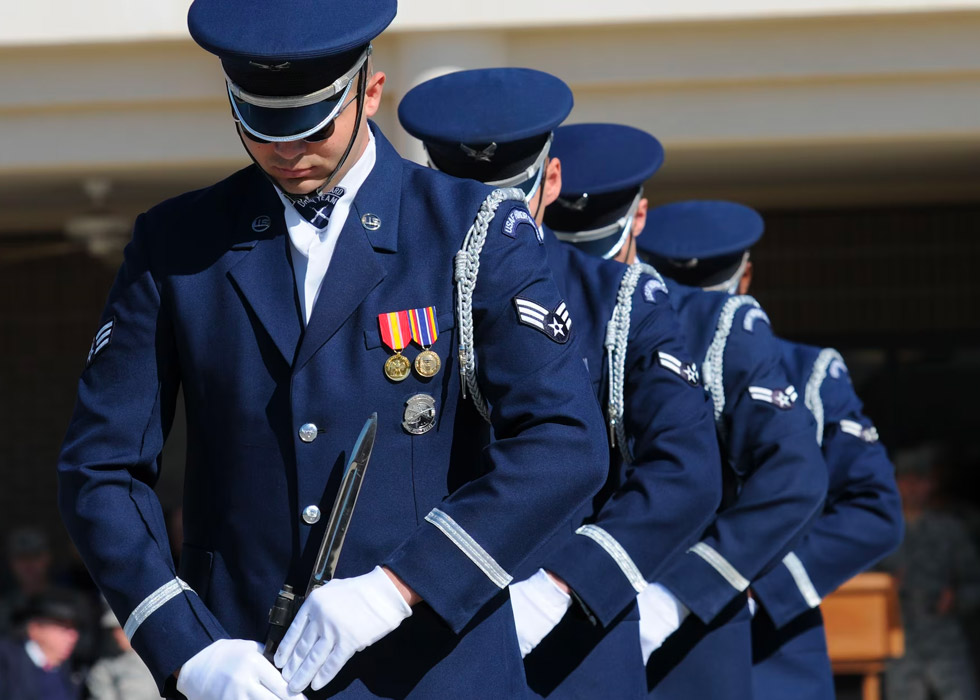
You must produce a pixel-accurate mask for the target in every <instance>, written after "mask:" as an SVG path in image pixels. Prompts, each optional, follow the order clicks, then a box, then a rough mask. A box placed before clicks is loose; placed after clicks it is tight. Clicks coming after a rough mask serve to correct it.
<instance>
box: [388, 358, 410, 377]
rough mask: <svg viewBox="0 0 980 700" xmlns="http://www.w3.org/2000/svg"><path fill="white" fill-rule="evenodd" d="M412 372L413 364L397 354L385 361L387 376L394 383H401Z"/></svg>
mask: <svg viewBox="0 0 980 700" xmlns="http://www.w3.org/2000/svg"><path fill="white" fill-rule="evenodd" d="M411 372H412V363H411V362H409V361H408V358H407V357H405V356H404V355H402V354H401V353H397V354H395V355H392V356H391V357H389V358H388V359H387V360H385V376H386V377H388V379H390V380H391V381H393V382H400V381H402V380H403V379H405V378H406V377H407V376H408V375H409V374H411Z"/></svg>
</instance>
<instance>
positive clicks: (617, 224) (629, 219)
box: [554, 188, 643, 260]
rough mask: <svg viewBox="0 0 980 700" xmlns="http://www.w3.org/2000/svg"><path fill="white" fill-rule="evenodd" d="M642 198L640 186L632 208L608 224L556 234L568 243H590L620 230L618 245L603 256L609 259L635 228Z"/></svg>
mask: <svg viewBox="0 0 980 700" xmlns="http://www.w3.org/2000/svg"><path fill="white" fill-rule="evenodd" d="M641 199H643V188H640V191H639V192H637V193H636V197H635V198H634V199H633V203H632V204H630V208H629V209H628V210H627V211H626V213H625V214H623V216H621V217H620V218H619V219H617V220H616V221H614V222H613V223H611V224H609V225H608V226H603V227H602V228H596V229H592V230H591V231H575V232H568V231H554V234H555V236H556V237H557V238H558V240H560V241H564V242H566V243H588V242H589V241H597V240H600V239H603V238H608V237H609V236H611V235H612V234H614V233H616V232H617V231H618V232H619V238H617V239H616V245H614V246H613V247H612V248H610V249H609V250H608V251H607V252H606V253H604V254H603V256H602V258H603V260H609V259H610V258H613V257H615V256H616V253H618V252H619V251H620V250H622V248H623V246H624V245H625V244H626V241H627V240H628V239H629V238H630V233H632V229H633V220H634V219H635V218H636V212H637V210H638V209H639V208H640V200H641Z"/></svg>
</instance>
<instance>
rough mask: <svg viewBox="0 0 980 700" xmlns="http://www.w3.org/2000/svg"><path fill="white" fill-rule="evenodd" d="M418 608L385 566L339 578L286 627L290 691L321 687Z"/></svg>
mask: <svg viewBox="0 0 980 700" xmlns="http://www.w3.org/2000/svg"><path fill="white" fill-rule="evenodd" d="M411 614H412V608H411V607H410V606H409V605H408V603H406V602H405V598H403V597H402V594H401V593H400V592H399V591H398V589H397V588H396V587H395V584H394V583H393V582H392V580H391V579H390V578H388V574H386V573H385V572H384V571H383V570H382V569H381V567H380V566H376V567H374V570H373V571H371V572H370V573H367V574H364V575H363V576H355V577H354V578H339V579H334V580H333V581H330V582H328V583H327V584H326V585H325V586H322V587H321V588H318V589H317V590H315V591H313V593H312V594H310V597H309V598H307V599H306V601H305V602H304V603H303V605H302V607H300V609H299V612H298V613H297V614H296V619H294V620H293V622H292V624H291V625H290V626H289V629H288V630H286V634H285V636H284V637H283V638H282V642H281V643H280V644H279V650H278V651H276V656H275V662H276V666H278V667H279V668H281V669H282V677H283V678H285V679H286V682H287V683H288V684H289V692H291V693H299V692H301V691H302V690H303V689H304V688H306V686H308V685H311V684H312V687H313V690H319V689H320V688H322V687H323V686H325V685H326V684H327V683H329V682H330V681H331V680H333V677H334V676H336V675H337V673H338V672H339V671H340V669H341V668H343V666H344V664H346V663H347V661H348V660H349V659H350V657H352V656H353V655H354V654H355V653H357V652H359V651H360V650H361V649H364V648H366V647H368V646H370V645H372V644H374V643H375V642H376V641H378V640H379V639H381V638H382V637H384V636H385V635H387V634H388V633H390V632H391V631H392V630H394V629H395V628H396V627H398V625H400V624H401V623H402V620H404V619H405V618H406V617H408V616H409V615H411Z"/></svg>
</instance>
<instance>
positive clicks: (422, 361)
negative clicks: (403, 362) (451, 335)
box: [408, 306, 442, 379]
mask: <svg viewBox="0 0 980 700" xmlns="http://www.w3.org/2000/svg"><path fill="white" fill-rule="evenodd" d="M408 317H409V320H410V322H411V325H412V340H414V341H415V342H416V343H418V344H419V345H420V346H422V352H420V353H419V356H418V357H416V358H415V371H416V372H418V373H419V375H420V376H423V377H425V378H426V379H428V378H430V377H434V376H436V375H437V374H438V373H439V369H440V368H441V367H442V360H440V359H439V356H438V355H437V354H436V353H435V352H433V351H432V350H431V349H430V348H431V347H432V345H433V344H434V343H435V342H436V339H437V338H438V337H439V322H438V321H437V320H436V307H434V306H426V307H425V308H424V309H410V310H409V312H408Z"/></svg>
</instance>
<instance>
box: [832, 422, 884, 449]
mask: <svg viewBox="0 0 980 700" xmlns="http://www.w3.org/2000/svg"><path fill="white" fill-rule="evenodd" d="M840 429H841V432H842V433H847V434H848V435H853V436H854V437H856V438H859V439H861V440H864V441H865V442H867V443H869V444H870V443H875V442H878V429H877V428H875V427H874V426H873V425H872V426H871V427H869V428H865V427H864V426H863V425H861V424H860V423H858V422H857V421H856V420H842V421H841V422H840Z"/></svg>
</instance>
